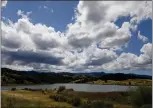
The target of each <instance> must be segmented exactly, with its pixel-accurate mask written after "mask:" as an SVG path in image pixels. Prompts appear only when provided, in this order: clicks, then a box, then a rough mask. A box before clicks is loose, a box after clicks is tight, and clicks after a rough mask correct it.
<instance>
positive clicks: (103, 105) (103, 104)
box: [80, 100, 113, 108]
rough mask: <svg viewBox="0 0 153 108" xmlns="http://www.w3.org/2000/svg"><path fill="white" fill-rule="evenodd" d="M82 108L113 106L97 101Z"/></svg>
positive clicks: (108, 107)
mask: <svg viewBox="0 0 153 108" xmlns="http://www.w3.org/2000/svg"><path fill="white" fill-rule="evenodd" d="M80 108H113V105H112V104H106V103H104V102H103V101H100V100H95V101H92V102H91V103H85V104H83V105H82V106H81V107H80Z"/></svg>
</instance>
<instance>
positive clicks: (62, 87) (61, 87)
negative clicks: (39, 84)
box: [57, 86, 66, 93]
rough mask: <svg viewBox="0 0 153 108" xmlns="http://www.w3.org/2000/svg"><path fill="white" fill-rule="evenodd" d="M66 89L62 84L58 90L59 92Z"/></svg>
mask: <svg viewBox="0 0 153 108" xmlns="http://www.w3.org/2000/svg"><path fill="white" fill-rule="evenodd" d="M65 89H66V88H65V86H60V87H59V88H58V90H57V93H60V92H62V91H64V90H65Z"/></svg>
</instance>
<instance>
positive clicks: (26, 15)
mask: <svg viewBox="0 0 153 108" xmlns="http://www.w3.org/2000/svg"><path fill="white" fill-rule="evenodd" d="M31 14H32V11H30V12H26V13H25V12H24V11H22V10H18V11H17V15H18V16H21V17H22V18H27V19H29V16H30V15H31Z"/></svg>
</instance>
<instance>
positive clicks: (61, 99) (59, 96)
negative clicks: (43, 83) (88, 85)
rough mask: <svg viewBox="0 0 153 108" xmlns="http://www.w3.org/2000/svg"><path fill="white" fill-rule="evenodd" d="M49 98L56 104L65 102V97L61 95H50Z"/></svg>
mask: <svg viewBox="0 0 153 108" xmlns="http://www.w3.org/2000/svg"><path fill="white" fill-rule="evenodd" d="M50 98H51V99H53V100H55V101H58V102H65V101H67V99H66V97H65V96H62V95H51V96H50Z"/></svg>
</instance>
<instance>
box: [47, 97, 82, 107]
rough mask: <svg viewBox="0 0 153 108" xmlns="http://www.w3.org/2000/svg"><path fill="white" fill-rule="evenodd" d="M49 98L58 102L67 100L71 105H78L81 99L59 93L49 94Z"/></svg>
mask: <svg viewBox="0 0 153 108" xmlns="http://www.w3.org/2000/svg"><path fill="white" fill-rule="evenodd" d="M50 98H51V99H53V100H55V101H58V102H67V103H69V104H71V105H73V106H79V105H80V104H81V99H80V98H78V97H72V98H69V97H66V96H63V95H61V94H60V95H59V94H56V95H51V96H50Z"/></svg>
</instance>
